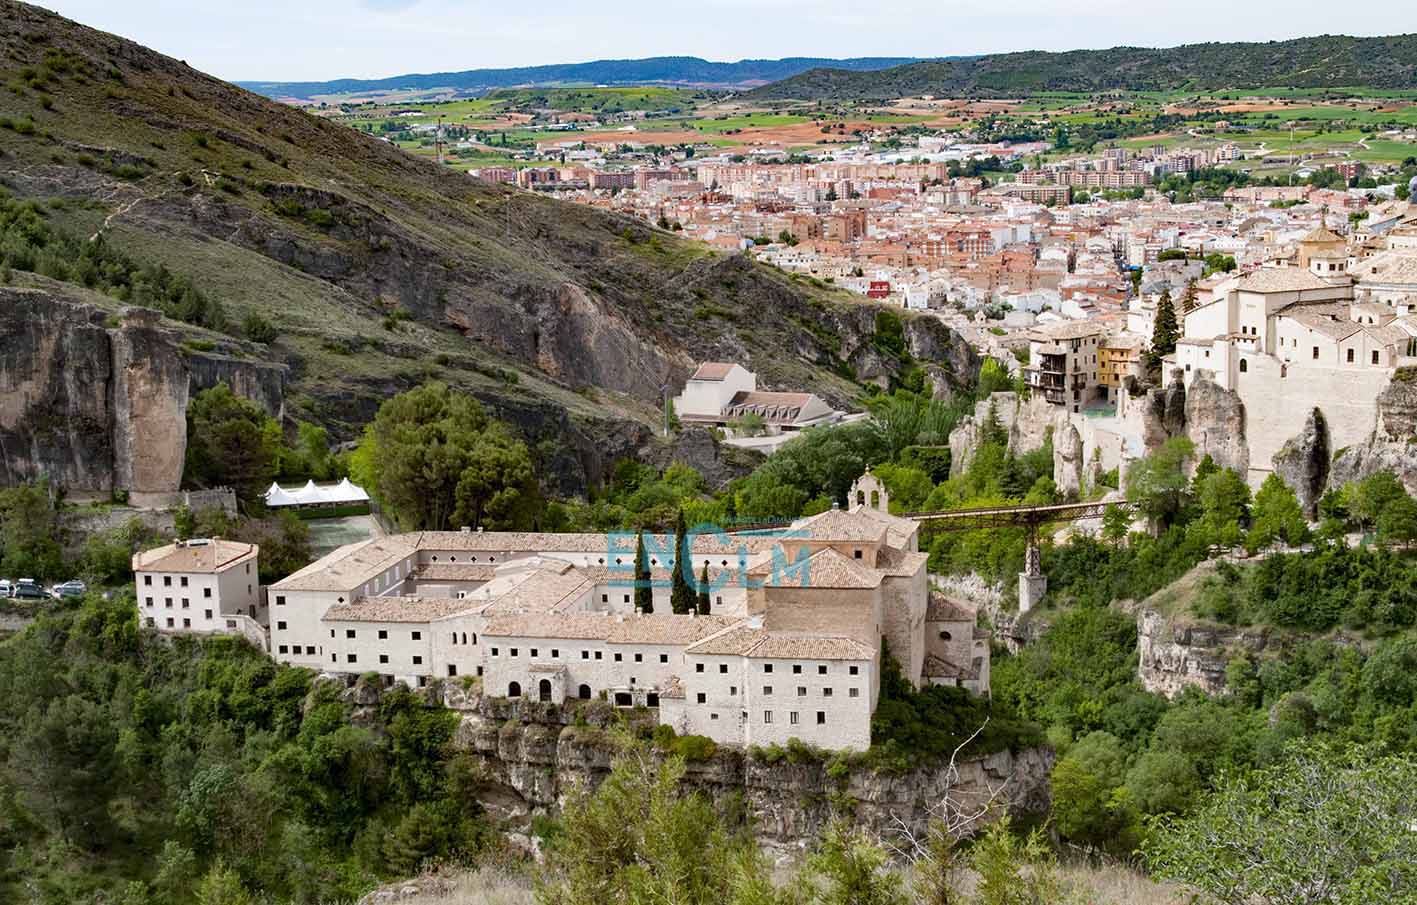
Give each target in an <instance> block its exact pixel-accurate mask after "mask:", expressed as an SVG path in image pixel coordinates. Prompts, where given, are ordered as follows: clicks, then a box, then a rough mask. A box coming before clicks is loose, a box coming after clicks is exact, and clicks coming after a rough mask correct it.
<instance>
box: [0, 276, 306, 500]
mask: <svg viewBox="0 0 1417 905" xmlns="http://www.w3.org/2000/svg"><path fill="white" fill-rule="evenodd" d="M36 282H37V283H38V284H39V285H40V286H41V287H42V288H10V287H6V288H3V289H0V453H3V455H0V483H4V484H15V483H19V482H22V481H29V480H34V479H37V478H40V477H48V478H49V479H50V480H51V481H54V482H55V483H56V484H58V485H60V486H62V487H63V488H65V489H66V490H67V491H69V492H70V493H75V494H78V495H107V494H109V493H111V492H112V491H114V490H127V491H129V492H131V493H133V494H137V495H139V496H142V495H154V496H160V495H163V494H169V493H172V492H174V491H176V490H177V488H178V486H179V484H180V482H181V480H182V462H183V457H184V455H185V452H186V437H187V421H186V410H187V401H188V399H189V397H190V395H191V394H193V393H196V392H199V391H200V390H202V389H204V388H206V387H207V386H211V385H214V384H215V383H216V382H218V381H219V380H226V381H228V382H229V383H230V384H231V386H232V388H233V390H235V391H236V392H238V393H241V394H242V395H245V396H247V397H249V398H252V399H254V400H256V401H258V402H260V403H261V404H262V405H264V406H265V407H266V408H267V410H268V411H270V412H271V413H272V414H273V415H277V416H278V415H280V413H281V411H282V408H283V405H284V396H283V393H284V382H285V368H284V367H283V366H281V365H276V364H271V363H268V362H264V361H259V360H255V359H254V358H252V359H246V358H239V357H237V356H236V355H233V354H223V353H218V352H201V351H194V350H193V349H192V348H190V347H186V346H183V345H182V334H181V333H180V332H179V331H177V330H176V329H175V328H174V327H173V326H172V325H170V324H164V323H163V322H162V321H161V319H160V318H159V316H158V315H157V313H156V312H152V311H147V310H144V309H132V308H130V309H125V310H124V312H123V313H122V314H121V315H114V314H111V313H110V312H109V311H108V310H105V308H103V307H100V306H99V305H97V304H93V303H90V302H87V301H85V300H84V293H82V292H81V291H79V290H74V289H71V288H69V287H64V286H60V285H58V284H54V285H52V286H50V285H46V283H47V281H39V280H37V281H36ZM240 346H241V344H236V343H230V344H227V348H228V350H229V352H245V351H246V350H244V349H242V348H241V347H240ZM248 354H253V353H248Z"/></svg>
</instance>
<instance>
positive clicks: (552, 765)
mask: <svg viewBox="0 0 1417 905" xmlns="http://www.w3.org/2000/svg"><path fill="white" fill-rule="evenodd" d="M444 694H445V696H446V701H447V703H448V704H449V706H452V707H454V708H455V709H458V710H459V711H460V712H461V713H462V725H461V727H460V728H459V731H458V736H457V744H458V745H459V747H461V748H464V749H466V750H468V751H470V752H472V753H474V754H476V755H477V756H478V758H479V759H480V760H481V762H482V765H483V768H484V773H485V775H486V777H487V780H488V781H487V783H486V785H485V787H484V791H483V793H482V796H483V801H484V804H485V805H486V806H487V807H488V809H489V810H490V811H491V812H492V813H494V814H495V815H497V816H499V817H501V818H503V819H505V820H508V821H510V822H512V823H514V824H515V823H523V822H525V821H527V820H528V819H529V818H530V816H531V815H532V814H534V813H545V812H547V811H551V810H555V809H556V808H558V807H559V806H560V805H561V803H562V802H563V801H564V798H565V796H566V795H567V794H568V793H569V792H570V790H572V789H573V788H575V787H576V786H577V785H578V784H580V783H588V784H590V785H591V786H594V785H595V784H597V783H599V782H600V781H601V780H602V779H604V778H605V776H606V775H607V774H608V773H609V771H610V764H611V759H612V757H613V754H614V747H613V744H612V743H611V741H610V737H609V736H608V735H607V733H605V732H604V731H602V730H601V729H600V728H598V727H599V726H606V725H611V724H613V723H614V722H615V721H616V720H617V719H618V717H617V715H616V713H615V712H614V711H613V710H612V709H610V708H609V707H607V706H606V705H604V704H603V702H587V704H585V705H581V704H580V702H575V704H573V705H568V706H567V707H565V708H556V707H553V706H550V705H543V704H537V703H532V702H508V701H505V700H501V699H484V698H481V697H480V696H478V695H477V694H475V693H469V692H467V691H465V690H463V689H462V688H461V687H457V686H448V687H447V688H446V689H445V692H444ZM578 714H579V716H580V719H581V722H580V724H579V725H577V724H576V720H577V715H578ZM1052 765H1053V755H1052V752H1051V751H1049V750H1044V749H1030V750H1025V751H1021V752H1017V753H1011V752H1000V753H998V754H993V755H990V756H988V757H983V758H976V759H972V760H968V761H966V762H964V763H962V764H960V765H959V781H958V783H957V784H956V785H955V786H954V794H955V797H956V800H957V801H959V802H961V803H962V804H963V805H965V806H968V805H969V804H970V803H972V802H982V801H984V800H987V799H988V797H989V796H990V795H991V794H992V793H993V790H995V789H997V788H999V787H1000V786H1001V785H1005V784H1006V791H1005V793H1004V794H1003V795H1002V796H1001V798H1000V799H999V800H1000V801H1007V802H1008V803H1009V806H1010V807H1011V808H1013V809H1014V810H1015V811H1021V812H1028V813H1038V814H1041V813H1045V812H1046V810H1047V807H1048V802H1049V792H1048V774H1049V772H1050V771H1051V769H1052ZM687 781H688V782H689V783H691V784H692V785H694V786H696V787H698V788H700V789H702V790H704V791H705V792H707V793H709V794H710V795H711V796H713V797H715V798H722V797H724V796H741V797H742V799H743V802H744V805H745V806H746V808H747V810H748V812H749V814H750V816H751V818H752V821H753V826H754V827H755V829H756V832H757V834H758V836H759V838H760V840H761V841H762V842H764V843H765V844H769V845H775V846H803V845H805V844H807V843H808V842H809V841H810V840H811V839H813V838H814V837H816V836H817V835H818V834H819V833H820V832H821V830H822V828H823V826H824V825H825V823H826V822H827V821H829V820H830V819H831V818H832V817H833V816H835V815H836V814H838V813H841V812H842V811H845V812H846V813H847V814H848V815H849V817H850V819H852V820H854V821H855V822H856V823H858V824H859V825H861V826H863V827H865V828H866V829H867V830H869V831H871V832H874V833H878V834H881V835H888V834H890V833H891V831H892V828H893V826H894V822H895V820H896V819H897V818H899V819H901V820H903V821H905V822H906V823H907V824H908V825H910V826H911V827H912V828H914V829H916V830H917V831H918V830H923V829H924V827H925V825H926V823H927V822H928V819H929V809H930V808H931V807H933V806H935V805H936V804H937V803H938V802H939V801H940V800H941V798H942V797H943V796H944V794H945V792H946V790H947V788H948V786H947V781H946V777H945V775H944V771H943V770H942V769H917V770H913V771H911V772H908V773H903V774H885V773H878V772H873V771H867V770H860V769H857V770H853V771H851V772H850V773H849V774H848V775H847V776H845V777H832V776H828V774H827V769H826V764H825V763H823V762H820V761H816V760H813V761H811V762H807V763H792V762H790V761H789V760H788V759H786V758H784V759H781V760H778V761H777V762H775V763H769V762H767V761H765V760H762V759H758V758H755V757H751V756H749V755H747V754H746V753H745V752H743V751H739V750H736V749H729V748H720V749H719V750H718V751H717V752H716V753H715V754H714V755H713V756H712V757H709V758H708V759H706V760H702V761H695V762H691V763H689V764H688V774H687Z"/></svg>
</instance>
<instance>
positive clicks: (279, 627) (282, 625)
mask: <svg viewBox="0 0 1417 905" xmlns="http://www.w3.org/2000/svg"><path fill="white" fill-rule="evenodd" d="M207 618H208V619H210V618H211V617H210V616H208V617H207ZM276 629H277V630H278V631H282V632H283V631H285V623H284V622H277V623H276Z"/></svg>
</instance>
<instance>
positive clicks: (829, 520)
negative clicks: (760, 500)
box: [793, 509, 886, 544]
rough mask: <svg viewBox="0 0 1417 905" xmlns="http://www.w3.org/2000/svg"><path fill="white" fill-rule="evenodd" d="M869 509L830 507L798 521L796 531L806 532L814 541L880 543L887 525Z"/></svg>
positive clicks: (884, 536)
mask: <svg viewBox="0 0 1417 905" xmlns="http://www.w3.org/2000/svg"><path fill="white" fill-rule="evenodd" d="M868 511H869V510H866V509H857V510H855V511H851V512H848V511H847V510H845V509H828V510H827V511H826V512H819V513H818V514H816V515H813V516H809V517H807V518H804V519H802V520H801V521H799V522H796V523H795V524H794V525H793V529H794V533H796V532H806V537H807V538H808V539H810V540H814V541H832V540H840V541H861V542H863V543H872V544H879V543H884V542H885V539H886V526H885V525H884V524H882V523H881V522H880V520H879V519H876V518H873V517H871V516H870V515H867V514H866V513H867V512H868Z"/></svg>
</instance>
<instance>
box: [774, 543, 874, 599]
mask: <svg viewBox="0 0 1417 905" xmlns="http://www.w3.org/2000/svg"><path fill="white" fill-rule="evenodd" d="M764 582H765V584H766V585H768V586H769V587H783V588H791V587H807V588H836V589H841V590H861V589H866V588H875V587H880V584H881V573H880V572H877V571H876V570H875V569H870V568H867V567H866V566H864V565H861V564H860V563H858V562H857V561H856V560H854V559H848V558H847V557H845V556H842V555H841V554H840V553H838V552H836V550H834V549H832V548H830V547H827V548H826V549H823V550H818V551H817V552H816V553H813V554H812V555H811V556H810V557H808V558H807V562H806V564H805V565H803V566H797V567H795V568H791V569H785V570H782V571H779V570H776V569H772V570H770V571H769V572H768V574H767V576H766V577H765V579H764Z"/></svg>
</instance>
